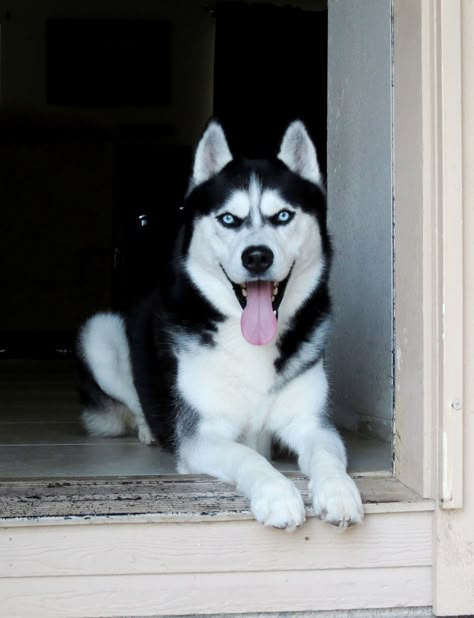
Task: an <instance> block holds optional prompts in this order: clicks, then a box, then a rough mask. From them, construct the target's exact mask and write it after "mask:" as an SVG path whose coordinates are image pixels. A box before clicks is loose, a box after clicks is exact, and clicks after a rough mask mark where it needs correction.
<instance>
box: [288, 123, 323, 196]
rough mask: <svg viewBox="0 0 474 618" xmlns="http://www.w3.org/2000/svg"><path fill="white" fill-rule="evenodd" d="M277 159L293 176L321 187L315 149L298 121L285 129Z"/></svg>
mask: <svg viewBox="0 0 474 618" xmlns="http://www.w3.org/2000/svg"><path fill="white" fill-rule="evenodd" d="M278 158H279V159H280V161H283V163H284V164H285V165H286V166H287V167H289V168H290V170H291V171H292V172H295V174H298V175H299V176H301V177H302V178H305V179H306V180H309V181H311V182H314V183H315V184H317V185H319V186H322V184H323V183H322V177H321V170H320V169H319V164H318V157H317V155H316V148H315V147H314V144H313V142H312V141H311V138H310V137H309V135H308V132H307V131H306V128H305V126H304V124H303V123H302V122H301V121H300V120H295V121H294V122H292V123H291V124H290V125H289V127H288V128H287V130H286V132H285V135H284V136H283V139H282V142H281V146H280V152H279V154H278Z"/></svg>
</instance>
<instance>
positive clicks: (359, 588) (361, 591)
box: [0, 567, 432, 618]
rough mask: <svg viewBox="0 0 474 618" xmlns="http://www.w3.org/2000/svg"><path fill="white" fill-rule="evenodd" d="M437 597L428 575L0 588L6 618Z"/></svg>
mask: <svg viewBox="0 0 474 618" xmlns="http://www.w3.org/2000/svg"><path fill="white" fill-rule="evenodd" d="M431 596H432V595H431V568H430V567H412V568H388V569H345V570H326V571H317V572H314V571H275V572H272V573H265V572H255V573H232V574H226V573H192V574H191V573H190V574H182V575H137V576H134V577H127V576H117V575H113V576H86V577H70V576H65V577H54V578H51V577H42V578H12V579H8V580H1V581H0V598H1V599H2V610H1V611H2V612H3V613H2V614H1V615H2V616H5V617H6V616H8V618H30V617H38V616H41V618H64V616H68V618H85V617H88V618H92V617H98V616H101V617H107V616H121V615H127V616H147V615H148V616H150V615H179V614H205V613H211V614H212V613H232V612H245V611H248V610H249V608H251V611H252V612H279V611H292V612H296V611H310V610H316V609H318V610H324V609H326V610H329V609H349V608H351V609H357V608H371V607H374V608H375V607H377V608H383V607H422V606H427V605H430V604H431Z"/></svg>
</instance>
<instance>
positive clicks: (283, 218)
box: [272, 210, 295, 225]
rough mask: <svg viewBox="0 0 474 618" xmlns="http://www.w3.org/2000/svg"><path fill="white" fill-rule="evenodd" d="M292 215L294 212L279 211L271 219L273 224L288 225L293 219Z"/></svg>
mask: <svg viewBox="0 0 474 618" xmlns="http://www.w3.org/2000/svg"><path fill="white" fill-rule="evenodd" d="M294 214H295V213H294V212H291V211H289V210H280V212H277V214H276V215H275V216H274V217H272V219H273V223H277V224H278V223H281V224H283V225H284V224H285V223H289V222H290V221H291V220H292V219H293V216H294Z"/></svg>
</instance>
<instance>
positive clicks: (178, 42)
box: [0, 0, 215, 144]
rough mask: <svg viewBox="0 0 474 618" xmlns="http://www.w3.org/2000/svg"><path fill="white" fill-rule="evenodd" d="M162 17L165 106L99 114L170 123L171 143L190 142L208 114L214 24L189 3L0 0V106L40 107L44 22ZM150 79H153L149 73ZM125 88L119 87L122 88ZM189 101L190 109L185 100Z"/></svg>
mask: <svg viewBox="0 0 474 618" xmlns="http://www.w3.org/2000/svg"><path fill="white" fill-rule="evenodd" d="M59 17H62V18H73V17H77V18H80V17H88V18H104V17H106V18H163V19H167V20H169V21H170V22H171V28H172V76H173V82H172V101H171V104H170V105H169V106H163V107H148V108H147V107H140V108H136V109H134V108H114V109H109V110H101V113H102V112H104V111H105V112H106V114H107V117H108V118H109V119H111V120H117V121H126V122H160V123H170V124H172V125H173V126H174V127H175V129H176V132H175V135H174V137H173V138H172V141H176V142H178V143H186V144H192V143H194V142H195V141H196V139H197V138H198V136H199V134H200V132H201V131H202V128H203V126H204V125H205V123H206V121H207V119H208V118H209V116H210V115H211V114H212V96H213V67H214V31H215V22H214V19H213V17H212V14H211V12H210V11H209V10H208V9H207V8H205V6H204V5H203V3H200V2H193V0H180V2H173V1H172V0H135V1H134V2H130V0H114V2H108V1H107V0H68V1H67V2H64V0H10V2H6V1H5V0H2V1H1V2H0V20H1V26H2V67H1V69H2V70H1V73H2V86H3V88H2V90H3V92H2V102H3V103H5V104H7V105H14V106H16V105H28V106H32V105H44V104H45V102H46V100H45V99H46V93H45V22H46V20H47V19H48V18H59ZM84 44H87V41H84ZM150 79H154V76H153V75H152V74H151V75H150ZM126 87H127V85H126V84H124V88H126ZM190 101H192V102H193V103H192V105H190V104H189V102H190Z"/></svg>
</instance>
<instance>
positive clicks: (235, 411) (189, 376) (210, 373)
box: [177, 320, 277, 425]
mask: <svg viewBox="0 0 474 618" xmlns="http://www.w3.org/2000/svg"><path fill="white" fill-rule="evenodd" d="M276 356H277V349H276V346H275V345H274V344H273V345H272V344H269V345H266V346H252V345H251V344H249V343H248V342H247V341H245V339H244V338H243V336H242V333H241V331H240V325H239V323H238V321H237V320H227V321H226V322H225V323H224V324H222V325H220V327H219V331H218V333H217V335H216V336H215V345H214V346H202V345H199V344H197V343H195V344H192V345H189V346H186V349H182V350H181V352H180V353H179V358H178V376H177V377H178V389H179V391H180V392H181V393H182V394H183V395H184V397H185V399H186V400H187V402H188V403H189V404H191V405H192V406H195V407H196V408H197V409H198V410H199V412H200V414H201V415H203V416H204V417H206V416H208V417H216V416H218V417H219V418H221V419H224V418H228V419H229V420H232V421H236V422H237V424H238V425H248V419H249V418H250V417H251V418H252V419H253V421H252V424H253V423H254V422H255V421H257V422H258V420H257V418H259V417H264V416H265V415H266V414H267V413H268V409H269V407H270V405H271V402H272V401H273V395H272V394H271V390H272V387H273V386H274V384H275V379H276V372H275V367H274V362H275V358H276Z"/></svg>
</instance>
